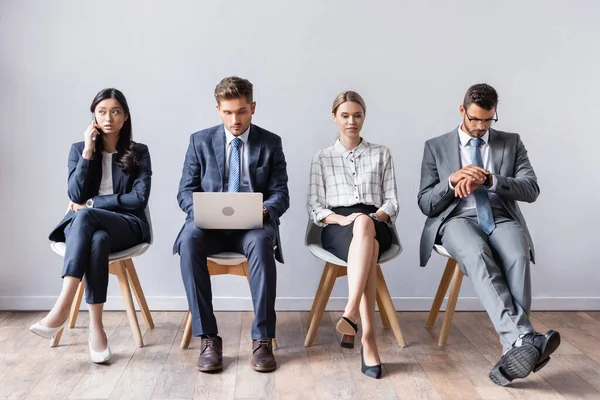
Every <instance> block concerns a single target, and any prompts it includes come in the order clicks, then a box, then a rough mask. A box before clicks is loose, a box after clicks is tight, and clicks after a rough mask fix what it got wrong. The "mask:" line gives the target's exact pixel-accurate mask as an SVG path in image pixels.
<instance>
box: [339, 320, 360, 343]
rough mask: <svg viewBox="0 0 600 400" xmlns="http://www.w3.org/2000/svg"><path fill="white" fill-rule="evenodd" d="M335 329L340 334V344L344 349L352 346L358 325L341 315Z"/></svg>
mask: <svg viewBox="0 0 600 400" xmlns="http://www.w3.org/2000/svg"><path fill="white" fill-rule="evenodd" d="M335 329H336V330H337V331H338V332H339V333H341V334H342V340H341V341H340V346H342V347H343V348H345V349H353V348H354V337H355V336H356V334H357V333H358V325H356V324H355V323H354V322H352V321H351V320H350V318H346V317H342V318H340V320H339V321H338V323H337V325H336V326H335Z"/></svg>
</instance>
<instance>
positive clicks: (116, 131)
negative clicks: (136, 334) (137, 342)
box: [30, 88, 152, 363]
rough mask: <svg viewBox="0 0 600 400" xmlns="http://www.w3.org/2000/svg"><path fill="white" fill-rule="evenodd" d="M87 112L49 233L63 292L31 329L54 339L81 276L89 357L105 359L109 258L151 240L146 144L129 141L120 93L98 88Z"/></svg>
mask: <svg viewBox="0 0 600 400" xmlns="http://www.w3.org/2000/svg"><path fill="white" fill-rule="evenodd" d="M90 111H91V112H92V113H93V121H92V123H91V124H90V126H88V128H87V129H86V131H85V132H84V134H83V136H84V141H83V142H78V143H74V144H73V145H72V146H71V152H70V154H69V163H68V168H69V178H68V195H69V198H70V200H71V202H70V204H69V211H68V212H67V214H66V215H65V217H64V218H63V220H62V221H61V222H60V223H59V224H58V226H57V227H56V228H55V229H54V230H53V231H52V233H51V234H50V240H53V241H56V242H63V241H64V242H65V243H66V251H65V259H64V266H63V270H62V278H63V286H62V291H61V293H60V296H59V297H58V300H57V301H56V304H55V305H54V307H53V308H52V310H50V312H49V313H48V315H46V317H44V318H43V319H42V320H41V321H39V322H37V323H36V324H34V325H32V326H31V328H30V330H31V331H32V332H34V333H36V334H38V335H40V336H42V337H45V338H52V337H53V336H54V335H55V334H56V333H57V332H58V331H59V330H60V329H61V328H63V327H64V325H65V323H66V321H67V319H68V316H69V310H70V307H71V303H72V302H73V298H74V296H75V293H76V290H77V286H78V285H79V282H80V281H81V279H82V278H85V290H86V302H87V303H88V305H89V311H90V335H89V339H88V341H89V350H90V357H91V359H92V361H93V362H95V363H104V362H107V361H108V360H109V359H110V358H111V352H110V348H109V346H108V339H107V337H106V334H105V333H104V327H103V324H102V309H103V306H104V303H105V302H106V292H107V286H108V256H109V254H110V253H113V252H117V251H121V250H125V249H128V248H130V247H133V246H135V245H137V244H140V243H143V242H147V241H148V240H149V238H150V228H149V225H148V221H147V219H146V215H145V208H146V205H147V203H148V197H149V195H150V180H151V176H152V169H151V164H150V154H149V152H148V147H147V146H146V145H143V144H141V143H136V142H134V141H133V140H132V137H131V113H130V111H129V106H128V105H127V100H126V99H125V96H124V95H123V93H121V92H120V91H119V90H117V89H113V88H109V89H104V90H102V91H100V93H98V94H97V95H96V97H95V98H94V100H93V101H92V104H91V106H90Z"/></svg>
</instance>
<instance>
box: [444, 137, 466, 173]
mask: <svg viewBox="0 0 600 400" xmlns="http://www.w3.org/2000/svg"><path fill="white" fill-rule="evenodd" d="M444 148H446V149H447V150H446V163H447V164H448V168H449V169H450V173H451V174H452V173H454V172H456V171H458V170H459V169H461V168H462V167H463V166H462V165H460V147H459V140H458V127H457V128H456V129H455V130H453V131H452V132H450V133H449V134H448V136H447V138H446V145H445V146H444Z"/></svg>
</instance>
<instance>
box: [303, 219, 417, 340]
mask: <svg viewBox="0 0 600 400" xmlns="http://www.w3.org/2000/svg"><path fill="white" fill-rule="evenodd" d="M321 230H322V228H321V227H319V226H317V225H315V224H314V223H313V222H312V221H311V220H309V221H308V226H307V228H306V246H307V247H308V250H309V251H310V252H311V253H312V254H313V255H314V256H315V257H317V258H319V259H320V260H323V261H325V268H324V269H323V275H322V276H321V281H320V282H319V287H318V288H317V293H316V295H315V299H314V301H313V305H312V308H311V309H310V314H309V315H308V332H307V333H306V340H305V341H304V346H307V347H308V346H312V344H313V343H314V341H315V338H316V335H317V330H318V329H319V325H320V323H321V319H322V318H323V313H324V312H325V307H326V306H327V302H328V301H329V296H331V291H332V289H333V285H334V284H335V281H336V279H337V278H339V277H341V276H346V275H347V274H348V271H347V268H346V267H347V264H346V262H345V261H343V260H340V259H339V258H337V257H336V256H334V255H333V254H331V253H330V252H328V251H327V250H325V249H323V246H322V245H321ZM400 253H402V245H401V244H400V241H399V240H398V232H397V231H396V228H395V227H394V228H393V229H392V247H391V248H390V249H388V250H387V251H385V252H384V253H383V254H382V255H381V258H380V260H379V264H383V263H386V262H389V261H391V260H393V259H394V258H396V257H398V256H399V255H400ZM377 305H378V306H379V313H380V315H381V321H382V322H383V325H384V326H386V327H387V326H389V327H391V328H392V331H393V332H394V336H395V337H396V341H397V342H398V344H399V345H400V346H401V347H405V346H406V341H405V340H404V335H403V334H402V330H401V329H400V325H399V323H398V318H397V316H396V309H395V308H394V304H393V303H392V298H391V297H390V292H389V290H388V287H387V285H386V283H385V279H384V277H383V272H382V271H381V266H380V265H377Z"/></svg>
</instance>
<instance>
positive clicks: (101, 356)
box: [88, 333, 112, 364]
mask: <svg viewBox="0 0 600 400" xmlns="http://www.w3.org/2000/svg"><path fill="white" fill-rule="evenodd" d="M104 337H106V333H105V334H104ZM91 338H92V335H91V334H90V336H88V347H89V349H90V358H91V359H92V362H93V363H96V364H103V363H105V362H108V361H109V360H110V359H111V357H112V353H111V352H110V347H109V346H108V338H106V349H105V350H104V351H95V350H94V349H92V341H91Z"/></svg>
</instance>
